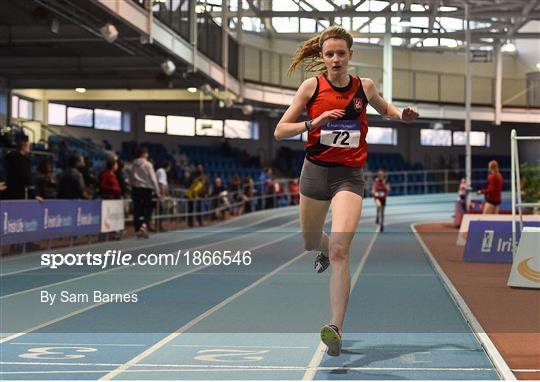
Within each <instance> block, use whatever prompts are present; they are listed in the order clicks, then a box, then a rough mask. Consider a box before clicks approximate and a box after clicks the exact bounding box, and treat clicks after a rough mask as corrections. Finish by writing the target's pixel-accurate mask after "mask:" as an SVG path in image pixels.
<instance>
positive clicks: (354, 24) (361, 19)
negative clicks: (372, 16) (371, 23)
mask: <svg viewBox="0 0 540 382" xmlns="http://www.w3.org/2000/svg"><path fill="white" fill-rule="evenodd" d="M368 20H369V17H353V22H352V27H353V30H357V29H358V28H359V27H360V25H363V24H364V23H365V22H366V21H368Z"/></svg>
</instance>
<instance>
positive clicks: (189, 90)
mask: <svg viewBox="0 0 540 382" xmlns="http://www.w3.org/2000/svg"><path fill="white" fill-rule="evenodd" d="M187 91H188V92H190V93H197V88H194V87H189V88H187Z"/></svg>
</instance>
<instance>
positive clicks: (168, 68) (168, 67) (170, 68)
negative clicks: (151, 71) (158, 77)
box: [161, 60, 176, 76]
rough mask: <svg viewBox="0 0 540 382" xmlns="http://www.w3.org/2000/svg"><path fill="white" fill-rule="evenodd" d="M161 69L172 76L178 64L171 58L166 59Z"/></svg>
mask: <svg viewBox="0 0 540 382" xmlns="http://www.w3.org/2000/svg"><path fill="white" fill-rule="evenodd" d="M161 70H162V71H163V73H165V74H166V75H168V76H170V75H171V74H173V73H174V71H175V70H176V65H175V64H174V62H172V61H171V60H165V61H163V62H162V63H161Z"/></svg>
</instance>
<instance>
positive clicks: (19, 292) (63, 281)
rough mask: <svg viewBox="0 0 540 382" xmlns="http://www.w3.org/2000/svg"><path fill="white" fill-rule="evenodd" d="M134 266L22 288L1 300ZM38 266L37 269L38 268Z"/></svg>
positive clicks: (1, 297) (0, 298) (2, 297)
mask: <svg viewBox="0 0 540 382" xmlns="http://www.w3.org/2000/svg"><path fill="white" fill-rule="evenodd" d="M133 266H134V265H132V264H130V265H122V266H121V267H114V268H109V269H105V270H102V271H99V272H92V273H88V274H86V275H82V276H77V277H73V278H71V279H66V280H62V281H58V282H55V283H51V284H45V285H40V286H37V287H35V288H30V289H25V290H20V291H18V292H13V293H10V294H5V295H3V296H0V300H3V299H5V298H10V297H15V296H18V295H21V294H25V293H30V292H33V291H35V290H39V289H44V288H50V287H53V286H57V285H62V284H66V283H69V282H72V281H76V280H82V279H86V278H88V277H93V276H98V275H100V276H101V275H104V274H106V273H109V272H112V271H115V270H117V269H123V268H128V267H133ZM38 268H39V269H41V268H44V267H38ZM38 268H36V269H38ZM17 273H18V272H17Z"/></svg>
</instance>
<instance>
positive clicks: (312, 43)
mask: <svg viewBox="0 0 540 382" xmlns="http://www.w3.org/2000/svg"><path fill="white" fill-rule="evenodd" d="M329 38H339V39H342V40H345V42H346V43H347V46H348V47H349V49H351V48H352V45H353V37H352V35H351V34H350V33H349V32H347V31H346V30H345V29H344V28H342V27H340V26H333V27H330V28H328V29H326V30H325V31H324V32H322V33H321V34H320V35H319V36H315V37H312V38H310V39H309V40H307V41H306V42H305V43H304V44H303V45H302V46H301V47H300V48H298V50H297V51H296V53H295V55H294V57H293V59H292V62H291V65H290V66H289V70H288V71H287V74H289V75H291V74H292V73H293V72H294V71H295V69H296V68H297V67H298V65H300V64H301V63H304V68H305V69H306V71H307V72H320V71H323V70H324V69H325V65H324V62H323V61H322V60H321V57H320V54H321V53H322V46H323V43H324V42H325V41H326V40H328V39H329Z"/></svg>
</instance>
